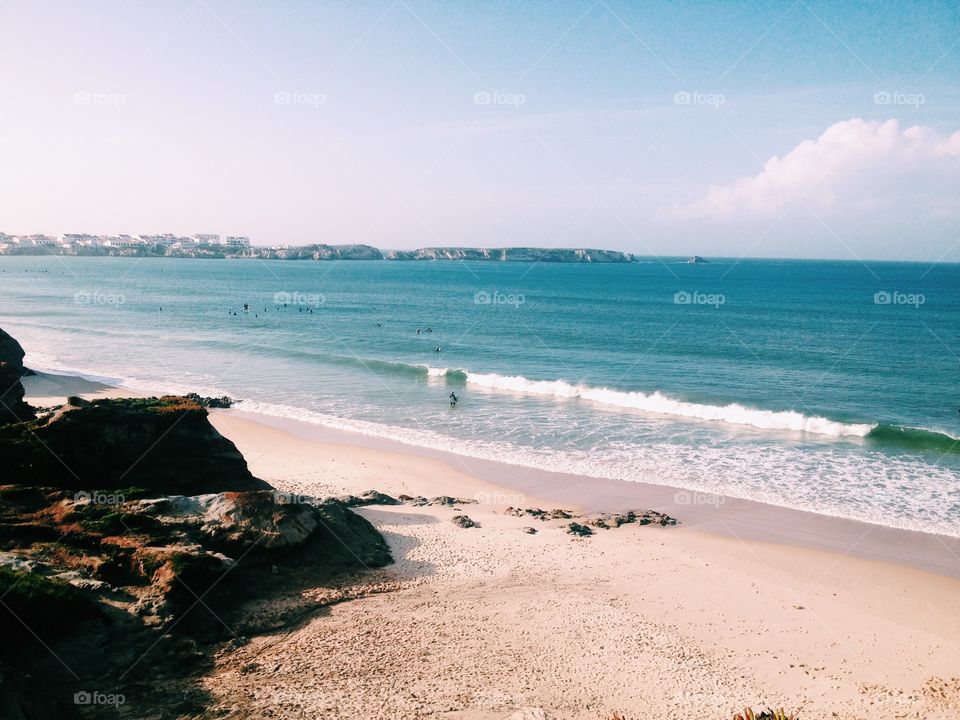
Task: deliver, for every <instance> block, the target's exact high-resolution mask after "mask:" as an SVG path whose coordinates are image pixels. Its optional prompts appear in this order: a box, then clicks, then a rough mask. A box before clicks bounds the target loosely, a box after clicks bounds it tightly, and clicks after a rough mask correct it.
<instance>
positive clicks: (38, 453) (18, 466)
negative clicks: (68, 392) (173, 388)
mask: <svg viewBox="0 0 960 720" xmlns="http://www.w3.org/2000/svg"><path fill="white" fill-rule="evenodd" d="M0 478H2V479H3V481H4V482H7V483H19V484H24V485H44V486H51V487H60V488H67V489H71V490H88V491H89V490H93V489H115V488H123V487H139V488H146V489H150V490H154V491H157V492H160V493H165V494H166V493H169V494H182V495H198V494H203V493H210V492H221V491H225V490H263V489H268V488H269V487H270V486H269V485H268V484H267V483H265V482H264V481H262V480H258V479H257V478H255V477H253V475H251V474H250V471H249V470H248V469H247V463H246V461H245V460H244V459H243V455H241V454H240V451H239V450H237V447H236V446H235V445H234V444H233V443H232V442H230V441H229V440H227V439H226V438H225V437H223V436H222V435H221V434H220V433H219V432H217V430H216V429H215V428H214V427H213V426H212V425H211V424H210V421H209V419H208V418H207V411H206V410H205V409H204V408H203V407H201V406H200V405H198V404H197V403H195V402H193V401H192V400H190V399H188V398H183V397H162V398H136V399H134V398H122V399H110V400H94V401H93V402H87V401H85V400H81V399H79V398H71V399H70V402H69V403H68V404H67V405H64V406H62V407H60V408H58V409H56V410H55V411H54V412H52V413H50V414H47V415H45V416H42V417H40V418H38V419H36V420H33V421H30V422H27V423H21V424H15V425H6V426H2V427H0Z"/></svg>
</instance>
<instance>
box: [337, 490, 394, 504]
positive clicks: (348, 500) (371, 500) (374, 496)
mask: <svg viewBox="0 0 960 720" xmlns="http://www.w3.org/2000/svg"><path fill="white" fill-rule="evenodd" d="M337 499H338V500H339V501H340V502H342V503H343V504H344V505H346V506H347V507H363V506H365V505H400V504H401V501H400V500H398V499H397V498H395V497H390V496H389V495H387V494H385V493H382V492H379V491H377V490H367V491H366V492H364V493H360V494H359V495H343V496H342V497H339V498H337Z"/></svg>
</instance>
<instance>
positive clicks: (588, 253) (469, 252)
mask: <svg viewBox="0 0 960 720" xmlns="http://www.w3.org/2000/svg"><path fill="white" fill-rule="evenodd" d="M384 258H385V259H386V260H476V261H487V262H547V263H625V262H633V255H631V254H630V253H622V252H619V251H617V250H595V249H590V248H586V249H568V248H526V247H514V248H463V247H432V248H420V249H419V250H392V251H390V252H389V253H387V254H386V255H385V256H384Z"/></svg>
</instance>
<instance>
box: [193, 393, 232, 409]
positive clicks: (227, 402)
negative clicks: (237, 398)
mask: <svg viewBox="0 0 960 720" xmlns="http://www.w3.org/2000/svg"><path fill="white" fill-rule="evenodd" d="M184 397H186V398H189V399H190V400H193V401H194V402H195V403H196V404H197V405H200V406H202V407H205V408H217V409H221V410H222V409H226V408H229V407H231V406H232V405H233V402H234V401H233V398H231V397H228V396H226V395H223V396H221V397H204V396H203V395H198V394H197V393H187V394H186V395H184Z"/></svg>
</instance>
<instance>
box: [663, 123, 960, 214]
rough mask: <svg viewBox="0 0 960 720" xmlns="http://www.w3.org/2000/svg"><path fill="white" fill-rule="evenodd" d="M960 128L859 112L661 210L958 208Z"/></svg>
mask: <svg viewBox="0 0 960 720" xmlns="http://www.w3.org/2000/svg"><path fill="white" fill-rule="evenodd" d="M958 189H960V131H958V132H955V133H953V134H952V135H949V136H943V135H940V134H938V133H937V132H936V131H934V130H933V129H931V128H929V127H924V126H920V125H916V126H913V127H909V128H907V129H906V130H901V129H900V124H899V122H898V121H897V120H888V121H886V122H876V121H868V120H862V119H860V118H853V119H851V120H844V121H842V122H838V123H836V124H835V125H832V126H831V127H829V128H828V129H827V130H826V132H824V133H823V134H822V135H821V136H820V137H819V138H817V139H816V140H804V141H803V142H801V143H800V144H799V145H797V146H796V147H795V148H794V149H793V150H791V151H790V152H789V153H787V154H786V155H784V156H783V157H779V156H774V157H772V158H770V159H769V160H768V161H767V162H766V163H765V164H764V166H763V170H761V171H760V172H759V173H758V174H757V175H754V176H752V177H745V178H741V179H740V180H737V181H736V182H734V183H732V184H730V185H714V186H712V187H711V188H710V190H709V191H708V192H707V194H706V196H704V197H703V198H701V199H700V200H697V201H695V202H692V203H688V204H683V203H678V204H675V205H673V206H672V207H670V208H668V209H665V210H663V211H662V212H661V213H660V215H661V217H663V218H667V219H683V220H686V219H695V218H709V219H716V220H742V219H752V218H767V217H774V216H777V215H779V214H780V213H783V212H785V211H787V210H789V209H790V208H791V207H793V206H796V207H798V208H808V209H810V210H812V211H814V212H817V213H830V214H840V213H844V214H850V215H862V214H864V213H874V212H884V211H895V212H896V211H901V212H902V211H904V210H911V211H925V212H928V213H931V214H934V215H937V216H939V217H944V216H954V215H958V214H960V192H958Z"/></svg>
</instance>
